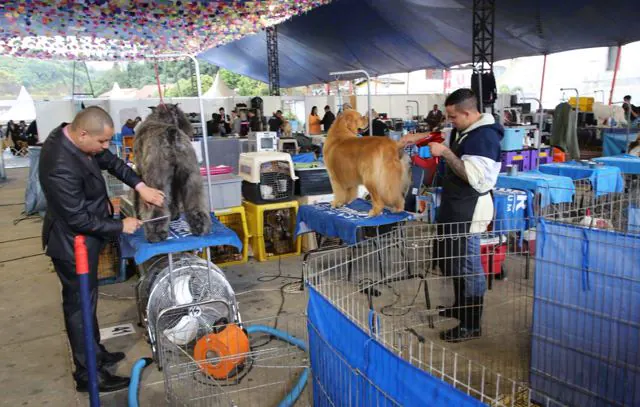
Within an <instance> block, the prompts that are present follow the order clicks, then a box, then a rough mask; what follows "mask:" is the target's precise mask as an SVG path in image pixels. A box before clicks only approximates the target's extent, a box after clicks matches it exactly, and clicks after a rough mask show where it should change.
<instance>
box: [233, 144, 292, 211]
mask: <svg viewBox="0 0 640 407" xmlns="http://www.w3.org/2000/svg"><path fill="white" fill-rule="evenodd" d="M239 166H240V172H239V174H238V175H240V176H241V177H242V179H243V181H242V196H243V197H244V199H246V200H248V201H251V202H253V203H256V204H264V203H273V202H282V201H289V200H291V199H293V190H294V182H295V180H296V179H298V177H297V176H296V175H295V174H294V167H293V162H292V160H291V156H290V155H289V154H286V153H277V152H262V153H244V154H241V155H240V164H239Z"/></svg>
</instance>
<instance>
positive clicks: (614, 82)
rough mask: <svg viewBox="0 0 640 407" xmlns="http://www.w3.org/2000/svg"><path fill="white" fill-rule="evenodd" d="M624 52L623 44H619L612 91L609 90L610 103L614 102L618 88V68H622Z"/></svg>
mask: <svg viewBox="0 0 640 407" xmlns="http://www.w3.org/2000/svg"><path fill="white" fill-rule="evenodd" d="M621 53H622V45H620V44H618V53H617V54H616V66H615V68H613V79H612V80H611V92H609V104H611V103H613V91H614V90H615V88H616V79H617V78H618V69H619V68H620V54H621Z"/></svg>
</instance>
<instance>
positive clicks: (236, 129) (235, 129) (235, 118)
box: [231, 109, 242, 135]
mask: <svg viewBox="0 0 640 407" xmlns="http://www.w3.org/2000/svg"><path fill="white" fill-rule="evenodd" d="M241 128H242V120H241V119H240V116H239V115H238V111H237V110H236V109H233V110H232V111H231V133H232V134H236V135H238V134H240V131H241Z"/></svg>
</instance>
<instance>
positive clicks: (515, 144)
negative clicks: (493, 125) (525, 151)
mask: <svg viewBox="0 0 640 407" xmlns="http://www.w3.org/2000/svg"><path fill="white" fill-rule="evenodd" d="M524 134H525V133H524V129H518V128H513V127H505V129H504V137H503V138H502V141H501V142H500V148H502V151H514V150H522V148H523V146H524V141H523V140H524Z"/></svg>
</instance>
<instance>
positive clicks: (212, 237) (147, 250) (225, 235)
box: [120, 214, 242, 264]
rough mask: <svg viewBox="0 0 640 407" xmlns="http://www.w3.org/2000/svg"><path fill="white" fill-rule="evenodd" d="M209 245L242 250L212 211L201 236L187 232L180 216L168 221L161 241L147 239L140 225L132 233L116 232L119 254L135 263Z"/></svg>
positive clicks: (187, 229) (237, 241) (236, 238)
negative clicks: (209, 222)
mask: <svg viewBox="0 0 640 407" xmlns="http://www.w3.org/2000/svg"><path fill="white" fill-rule="evenodd" d="M210 246H234V247H236V248H237V249H238V250H239V251H242V242H241V241H240V238H238V235H237V234H236V232H234V231H233V230H231V229H229V228H228V227H226V226H224V225H223V224H222V223H220V221H219V220H218V219H217V218H216V217H215V215H214V214H211V232H209V233H208V234H206V235H203V236H194V235H192V234H191V231H190V230H189V225H188V224H187V222H186V221H185V219H184V216H181V217H180V219H178V220H175V221H173V222H171V223H170V225H169V237H168V238H167V240H165V241H162V242H158V243H150V242H148V241H147V239H146V238H145V237H144V230H143V229H142V228H140V229H139V230H138V231H136V233H134V234H132V235H126V234H121V235H120V250H121V257H122V258H123V259H134V260H135V262H136V264H142V263H144V262H145V261H147V260H149V259H150V258H152V257H154V256H158V255H163V254H170V253H177V252H184V251H190V250H197V249H202V248H204V247H210Z"/></svg>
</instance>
